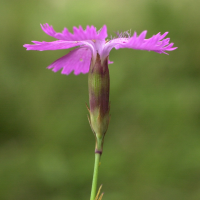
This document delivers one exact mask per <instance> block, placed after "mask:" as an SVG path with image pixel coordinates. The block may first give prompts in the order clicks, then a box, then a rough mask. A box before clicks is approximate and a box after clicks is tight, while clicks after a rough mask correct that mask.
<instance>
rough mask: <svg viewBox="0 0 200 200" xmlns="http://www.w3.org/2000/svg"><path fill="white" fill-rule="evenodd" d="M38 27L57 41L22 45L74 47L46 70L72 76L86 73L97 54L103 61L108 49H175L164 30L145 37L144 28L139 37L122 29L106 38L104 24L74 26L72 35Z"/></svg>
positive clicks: (40, 48) (46, 25)
mask: <svg viewBox="0 0 200 200" xmlns="http://www.w3.org/2000/svg"><path fill="white" fill-rule="evenodd" d="M41 28H42V30H43V31H44V32H45V33H46V34H48V35H50V36H52V37H54V38H56V39H57V40H56V41H53V42H44V41H43V42H38V41H32V42H33V43H34V44H25V45H24V47H25V48H26V49H27V50H37V51H45V50H57V49H68V48H72V47H76V46H78V48H76V49H74V50H72V51H71V52H69V53H68V54H67V55H65V56H63V57H61V58H59V59H58V60H56V61H55V62H53V63H52V64H51V65H49V66H48V69H52V70H53V71H54V72H57V71H59V70H60V69H62V72H61V73H62V74H67V75H68V74H70V73H71V72H72V71H74V74H75V75H78V74H80V73H83V74H85V73H88V72H89V69H90V65H91V64H94V63H95V60H96V56H97V53H98V54H99V55H100V59H101V62H104V60H105V59H106V57H108V55H109V53H110V51H111V49H112V48H115V49H120V48H130V49H138V50H147V51H155V52H157V53H165V54H167V53H166V52H165V51H173V50H175V49H176V48H177V47H173V45H174V44H173V43H169V41H170V39H169V38H166V39H164V38H165V36H166V35H167V34H168V32H165V33H164V34H163V35H161V34H160V33H158V34H156V35H153V36H152V37H151V38H149V39H145V36H146V33H147V31H143V32H142V33H141V34H140V35H139V36H137V33H136V32H134V34H133V36H130V35H129V33H128V32H125V33H123V34H118V38H114V39H111V40H109V41H107V40H106V37H107V27H106V25H104V26H103V27H102V28H101V30H99V31H97V30H96V28H95V27H94V26H91V27H90V26H87V27H86V30H83V28H82V27H81V26H79V28H77V27H74V28H73V30H74V34H72V33H70V32H69V31H68V30H67V28H64V30H63V32H62V33H56V32H55V31H54V29H53V27H52V26H49V25H48V24H44V25H43V26H42V25H41ZM91 62H92V63H91ZM108 63H109V64H111V63H112V62H110V61H108Z"/></svg>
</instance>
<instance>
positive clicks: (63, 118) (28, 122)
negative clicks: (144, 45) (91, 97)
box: [0, 0, 200, 200]
mask: <svg viewBox="0 0 200 200" xmlns="http://www.w3.org/2000/svg"><path fill="white" fill-rule="evenodd" d="M199 6H200V1H197V0H191V1H189V0H168V1H165V0H140V1H136V0H133V1H132V0H129V1H128V0H118V1H115V0H101V1H94V0H85V1H81V0H73V1H72V0H71V1H70V0H34V1H25V0H17V1H15V0H1V1H0V16H1V20H0V28H1V31H0V34H1V37H0V40H1V43H0V60H1V67H0V106H1V109H0V199H1V200H66V199H67V200H75V199H76V200H77V199H78V200H85V199H89V194H90V188H91V180H92V172H93V161H94V143H95V142H94V136H93V134H92V132H91V130H90V127H89V124H88V121H87V114H88V113H87V109H86V106H85V103H86V102H88V90H87V75H79V76H75V75H73V74H71V75H69V76H65V75H61V74H60V73H59V72H58V73H53V72H52V71H50V70H47V69H46V67H47V66H48V65H49V64H51V63H52V62H53V61H55V60H56V59H58V58H59V57H61V56H63V55H65V54H66V53H67V52H68V50H60V51H45V52H36V51H26V50H25V48H23V47H22V45H23V44H25V43H30V42H31V40H38V41H52V40H54V39H53V38H51V37H49V36H48V35H46V34H45V33H43V31H42V30H41V28H40V26H39V24H40V23H49V24H51V25H53V26H54V28H55V30H56V31H62V30H63V28H64V27H68V28H69V30H72V27H73V26H78V25H82V26H83V27H85V26H86V25H87V24H89V25H94V26H96V27H97V28H100V27H101V26H102V25H103V24H106V25H107V27H108V33H109V37H110V35H112V36H114V35H115V32H117V31H126V30H129V29H131V31H132V33H133V32H134V31H137V32H138V33H140V32H141V31H143V30H148V34H147V37H151V36H152V35H153V34H157V33H158V32H161V33H164V32H165V31H169V35H168V36H169V37H170V38H171V41H172V42H174V43H175V46H178V49H177V50H175V51H173V52H169V54H170V55H169V56H167V55H164V54H163V55H159V54H157V53H155V52H145V51H135V50H130V49H121V50H118V51H116V50H112V52H111V54H110V60H112V61H114V64H112V65H110V76H111V77H110V78H111V95H110V101H111V122H110V126H109V129H108V132H107V135H106V137H105V144H104V153H103V156H102V164H101V167H100V174H99V175H100V178H99V184H101V183H103V189H102V191H103V192H105V194H104V197H103V199H104V200H126V199H127V200H130V199H134V200H177V199H181V200H199V199H200V189H199V188H200V56H199V53H200V37H199V36H200V26H199V22H200V14H199V13H200V12H199Z"/></svg>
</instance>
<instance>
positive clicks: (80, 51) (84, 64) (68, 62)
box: [47, 47, 92, 75]
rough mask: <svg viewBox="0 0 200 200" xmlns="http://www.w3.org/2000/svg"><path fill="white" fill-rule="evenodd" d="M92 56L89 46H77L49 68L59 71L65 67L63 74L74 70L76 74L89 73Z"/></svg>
mask: <svg viewBox="0 0 200 200" xmlns="http://www.w3.org/2000/svg"><path fill="white" fill-rule="evenodd" d="M91 58H92V52H91V51H90V49H88V48H84V47H81V48H77V49H74V50H72V51H70V52H69V53H68V54H67V55H65V56H63V57H61V58H59V59H58V60H56V61H55V62H53V63H52V64H51V65H49V66H48V67H47V68H48V69H52V71H54V72H57V71H59V70H60V69H62V68H63V70H62V72H61V73H62V74H66V75H68V74H70V73H71V72H72V71H74V74H75V75H78V74H80V73H83V74H85V73H88V72H89V69H90V62H91Z"/></svg>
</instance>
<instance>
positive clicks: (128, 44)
mask: <svg viewBox="0 0 200 200" xmlns="http://www.w3.org/2000/svg"><path fill="white" fill-rule="evenodd" d="M146 34H147V31H143V32H142V33H141V34H140V35H139V36H137V33H136V32H135V33H134V34H133V36H132V37H128V38H125V37H119V38H115V39H113V40H110V41H109V42H107V43H106V44H105V47H104V49H103V52H102V57H103V58H105V57H106V56H108V55H109V52H110V51H111V49H112V48H115V49H120V48H131V49H138V50H147V51H155V52H157V53H165V54H167V53H166V52H165V51H173V50H175V49H177V47H173V44H174V43H169V41H170V38H166V39H163V38H164V37H165V36H166V35H167V34H168V32H165V33H164V34H163V35H161V34H160V33H158V34H157V35H154V36H152V37H151V38H149V39H145V37H146Z"/></svg>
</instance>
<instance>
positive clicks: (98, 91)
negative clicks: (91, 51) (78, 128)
mask: <svg viewBox="0 0 200 200" xmlns="http://www.w3.org/2000/svg"><path fill="white" fill-rule="evenodd" d="M91 63H93V62H91ZM88 85H89V102H90V109H89V112H90V118H89V121H90V126H91V128H92V130H93V132H94V134H95V137H96V151H99V152H100V154H101V153H102V148H103V139H104V136H105V133H106V131H107V129H108V124H109V119H110V116H109V110H110V106H109V89H110V77H109V70H108V57H107V58H106V59H105V60H103V61H101V59H100V56H99V54H97V57H96V61H95V63H94V64H91V66H90V71H89V76H88ZM100 143H101V144H100Z"/></svg>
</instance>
